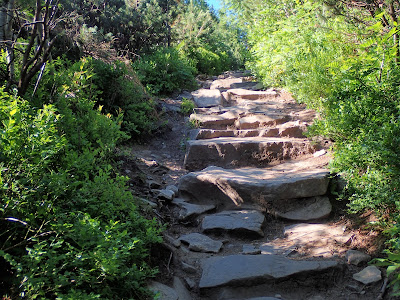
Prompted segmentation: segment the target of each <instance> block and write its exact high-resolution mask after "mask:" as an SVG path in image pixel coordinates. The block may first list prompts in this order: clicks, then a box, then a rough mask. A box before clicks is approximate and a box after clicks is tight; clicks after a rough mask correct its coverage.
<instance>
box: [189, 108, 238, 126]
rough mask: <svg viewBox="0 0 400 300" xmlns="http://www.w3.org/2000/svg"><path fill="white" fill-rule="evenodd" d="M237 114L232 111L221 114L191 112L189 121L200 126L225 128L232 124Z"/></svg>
mask: <svg viewBox="0 0 400 300" xmlns="http://www.w3.org/2000/svg"><path fill="white" fill-rule="evenodd" d="M238 118H239V115H238V114H237V113H235V112H232V111H227V112H224V113H222V114H191V115H190V118H189V121H190V122H192V123H194V124H196V126H198V127H201V128H213V129H226V128H228V127H230V126H234V125H235V122H236V120H237V119H238Z"/></svg>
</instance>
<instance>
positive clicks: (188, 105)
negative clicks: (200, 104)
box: [181, 98, 196, 115]
mask: <svg viewBox="0 0 400 300" xmlns="http://www.w3.org/2000/svg"><path fill="white" fill-rule="evenodd" d="M195 107H196V104H195V103H194V102H193V101H192V100H190V99H188V98H183V99H182V103H181V112H182V113H183V114H184V115H190V114H191V113H193V109H194V108H195Z"/></svg>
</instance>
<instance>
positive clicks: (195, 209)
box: [172, 198, 215, 220]
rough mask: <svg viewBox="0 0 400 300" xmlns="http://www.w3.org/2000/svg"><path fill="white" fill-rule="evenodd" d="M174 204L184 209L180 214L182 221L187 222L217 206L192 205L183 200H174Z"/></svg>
mask: <svg viewBox="0 0 400 300" xmlns="http://www.w3.org/2000/svg"><path fill="white" fill-rule="evenodd" d="M172 203H173V204H175V205H177V206H179V207H180V208H182V210H181V211H180V212H179V219H180V220H186V219H189V218H192V217H197V216H198V215H201V214H203V213H205V212H208V211H210V210H213V209H214V208H215V205H213V204H208V205H199V204H192V203H188V202H186V201H185V200H183V199H181V198H176V199H174V200H173V201H172Z"/></svg>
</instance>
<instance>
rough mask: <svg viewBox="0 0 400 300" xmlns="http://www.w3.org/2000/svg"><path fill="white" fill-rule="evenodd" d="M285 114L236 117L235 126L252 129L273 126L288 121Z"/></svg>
mask: <svg viewBox="0 0 400 300" xmlns="http://www.w3.org/2000/svg"><path fill="white" fill-rule="evenodd" d="M289 119H290V117H289V116H288V115H286V114H259V115H253V116H247V117H243V118H240V119H238V120H237V121H236V122H235V126H236V128H238V129H254V128H259V127H263V126H275V125H278V124H283V123H285V122H287V121H289Z"/></svg>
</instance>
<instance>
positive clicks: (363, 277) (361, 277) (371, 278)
mask: <svg viewBox="0 0 400 300" xmlns="http://www.w3.org/2000/svg"><path fill="white" fill-rule="evenodd" d="M353 279H355V280H357V281H359V282H361V283H364V284H370V283H374V282H377V281H379V280H381V279H382V274H381V270H379V269H378V268H377V267H375V266H368V267H366V268H365V269H363V270H362V271H360V272H358V273H356V274H354V275H353Z"/></svg>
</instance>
